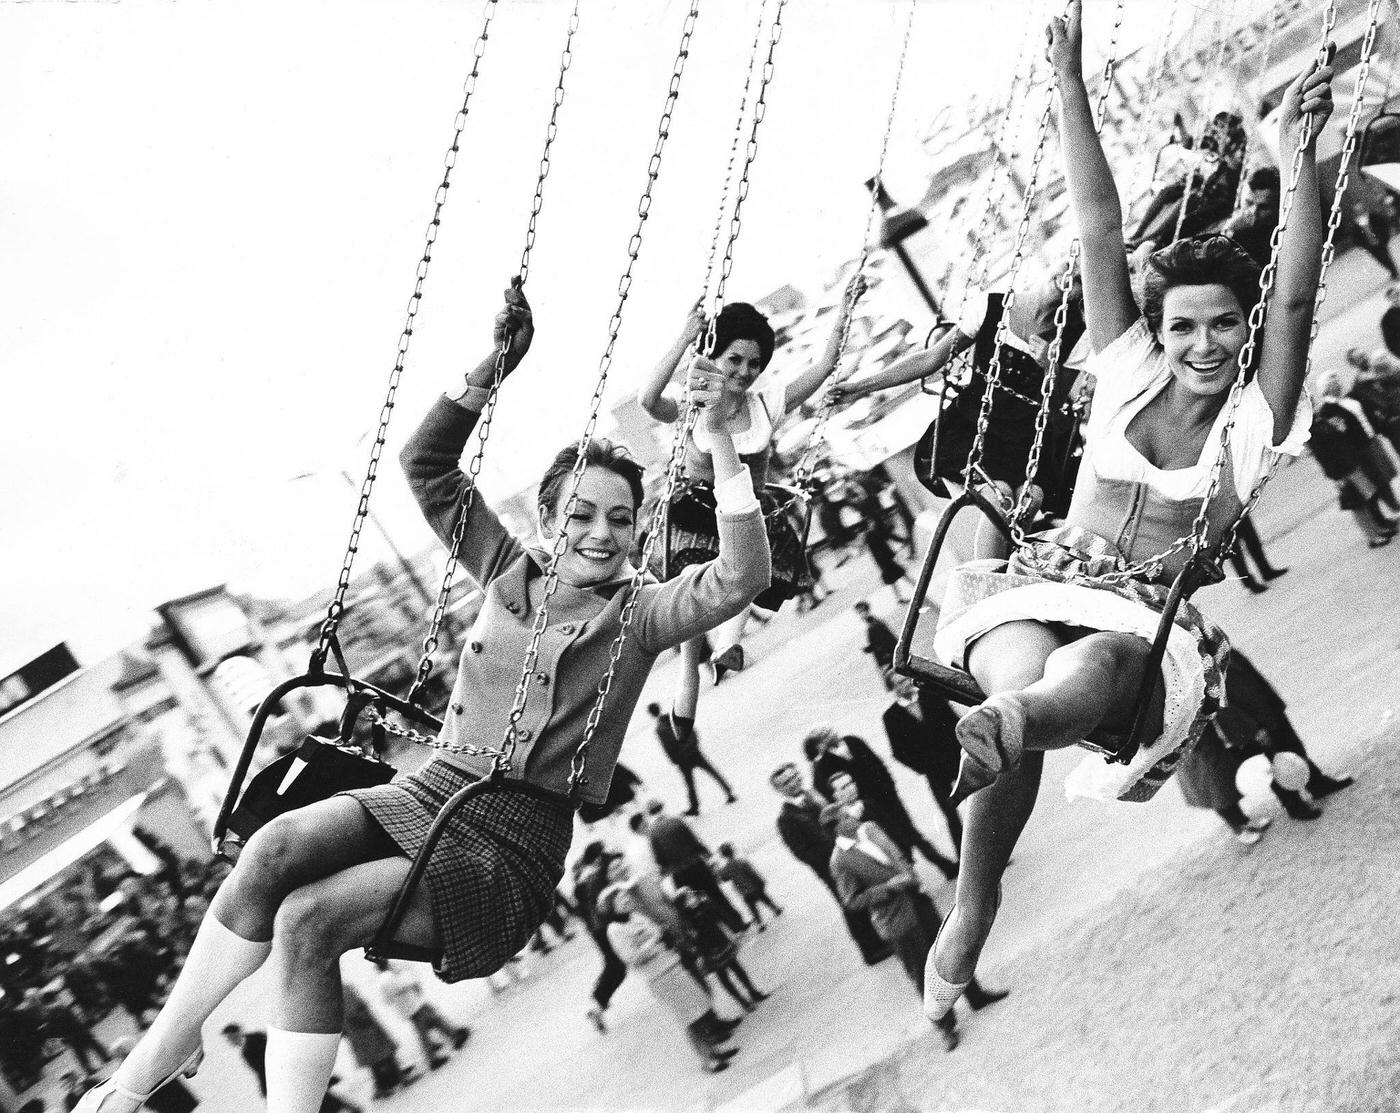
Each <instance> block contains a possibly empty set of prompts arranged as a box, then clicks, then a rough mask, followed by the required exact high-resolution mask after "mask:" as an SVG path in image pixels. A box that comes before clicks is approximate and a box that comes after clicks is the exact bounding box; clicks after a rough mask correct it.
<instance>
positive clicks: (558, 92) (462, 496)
mask: <svg viewBox="0 0 1400 1113" xmlns="http://www.w3.org/2000/svg"><path fill="white" fill-rule="evenodd" d="M578 25H579V0H574V8H573V11H572V12H571V13H570V15H569V22H568V30H567V33H566V34H565V36H564V50H563V52H562V53H561V54H560V57H559V76H558V78H557V79H556V81H555V83H554V95H553V101H552V104H551V106H550V110H549V123H548V124H547V125H546V127H545V139H544V150H543V152H542V153H541V155H540V164H539V172H538V174H537V175H536V177H535V194H534V198H533V199H532V201H531V204H530V218H529V221H528V223H527V225H526V229H525V244H524V246H523V247H522V248H521V252H520V269H519V271H518V272H517V277H516V280H515V281H516V283H517V284H518V285H519V286H520V287H522V288H523V287H524V285H525V280H526V278H528V277H529V274H530V253H531V251H532V250H533V249H534V246H535V233H536V229H537V227H538V223H539V216H540V210H541V209H542V208H543V207H544V183H545V179H546V178H548V177H549V166H550V162H549V156H550V152H551V151H552V150H553V148H554V139H555V137H556V136H557V135H558V134H559V109H560V107H561V106H562V105H563V103H564V78H565V76H566V75H567V74H568V72H569V67H570V66H571V65H572V64H573V58H574V55H573V45H574V34H575V32H577V31H578ZM511 340H512V337H511V336H510V335H507V336H506V337H505V339H504V340H502V342H501V346H500V348H499V349H498V350H497V351H496V364H495V367H494V368H493V370H492V375H491V387H490V389H489V390H488V391H487V394H486V404H485V405H484V406H483V407H482V410H481V418H480V420H479V421H478V422H477V427H476V436H477V443H476V451H475V452H474V453H473V454H472V457H471V460H470V461H469V462H468V464H467V478H466V482H465V483H464V484H463V485H462V489H461V491H460V493H459V497H458V506H457V518H456V521H454V522H453V524H452V537H451V542H450V544H449V545H448V550H447V563H446V566H445V568H444V571H443V576H442V582H441V584H440V585H439V587H438V594H437V600H436V602H435V604H434V606H433V616H432V620H431V621H430V622H429V624H428V632H427V633H426V634H425V635H424V637H423V644H422V653H421V655H420V656H419V658H418V669H417V675H416V676H415V678H414V681H413V686H412V687H411V688H410V689H409V692H408V701H409V702H410V703H413V702H415V701H416V700H417V699H418V697H419V695H420V694H421V693H422V691H423V687H424V685H426V684H427V682H428V677H429V676H431V675H432V671H433V654H434V653H435V652H436V651H437V647H438V631H439V630H440V629H441V627H442V623H443V620H444V619H445V618H446V615H447V604H448V600H449V598H450V597H451V595H452V580H453V578H454V577H455V576H456V574H457V564H458V557H459V555H460V553H461V548H462V537H463V534H464V533H465V531H466V524H467V518H468V515H469V514H470V512H471V508H472V503H473V502H474V501H475V498H476V487H477V479H478V477H479V476H480V475H481V464H482V460H483V458H484V457H485V455H486V442H487V439H488V438H489V437H490V435H491V422H492V419H493V418H494V417H495V413H496V400H497V398H498V396H499V394H500V390H501V383H502V382H503V381H504V379H505V376H506V359H507V357H508V356H509V354H510V345H511Z"/></svg>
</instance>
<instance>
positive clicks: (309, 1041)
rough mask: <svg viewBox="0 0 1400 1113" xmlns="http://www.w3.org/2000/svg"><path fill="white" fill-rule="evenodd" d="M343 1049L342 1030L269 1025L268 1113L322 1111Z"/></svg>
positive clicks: (312, 1112)
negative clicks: (302, 1029)
mask: <svg viewBox="0 0 1400 1113" xmlns="http://www.w3.org/2000/svg"><path fill="white" fill-rule="evenodd" d="M339 1049H340V1033H339V1032H284V1031H283V1030H282V1029H281V1028H269V1029H268V1030H267V1113H318V1111H319V1110H320V1108H321V1102H322V1101H323V1100H324V1099H325V1096H326V1088H327V1087H328V1086H330V1084H331V1072H332V1071H333V1070H334V1068H335V1055H336V1052H337V1051H338V1050H339Z"/></svg>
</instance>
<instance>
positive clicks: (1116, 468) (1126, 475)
mask: <svg viewBox="0 0 1400 1113" xmlns="http://www.w3.org/2000/svg"><path fill="white" fill-rule="evenodd" d="M1085 370H1086V371H1087V372H1089V374H1091V375H1093V376H1094V380H1095V387H1094V401H1093V406H1092V408H1091V409H1090V412H1089V423H1088V427H1087V428H1086V429H1085V433H1084V441H1085V450H1084V462H1085V464H1087V465H1091V466H1092V467H1093V469H1094V472H1095V474H1097V475H1100V476H1103V477H1104V478H1105V479H1119V480H1126V481H1128V482H1133V483H1143V484H1145V485H1146V486H1148V487H1150V488H1152V490H1154V491H1156V492H1157V493H1158V494H1160V495H1162V496H1163V497H1164V498H1167V499H1171V500H1172V501H1174V502H1179V501H1184V500H1186V499H1192V498H1202V497H1204V496H1205V493H1206V491H1207V489H1208V488H1209V486H1210V470H1211V465H1212V463H1213V462H1214V461H1215V455H1216V452H1217V451H1219V447H1220V432H1221V429H1222V428H1223V427H1224V425H1225V419H1226V415H1227V414H1228V412H1229V407H1228V406H1224V407H1222V408H1221V410H1220V413H1219V415H1218V416H1217V417H1216V419H1215V424H1214V425H1213V426H1212V428H1211V432H1210V436H1208V437H1207V438H1206V443H1205V446H1204V447H1203V448H1202V450H1201V456H1200V459H1199V460H1197V461H1196V463H1195V464H1193V465H1192V466H1191V467H1187V468H1172V469H1170V470H1164V469H1162V468H1159V467H1156V466H1155V465H1153V464H1152V463H1150V462H1149V461H1148V460H1147V459H1146V458H1145V457H1144V456H1143V455H1142V453H1140V452H1139V451H1138V450H1137V449H1136V448H1134V447H1133V446H1132V444H1131V443H1129V441H1128V438H1127V431H1128V426H1129V425H1130V424H1131V423H1132V420H1133V418H1135V417H1136V416H1137V415H1138V414H1139V413H1140V412H1142V409H1143V408H1144V407H1145V406H1146V405H1147V404H1148V402H1150V401H1151V400H1152V399H1153V398H1155V397H1157V395H1159V394H1160V393H1161V392H1162V391H1163V390H1164V389H1165V388H1166V386H1167V384H1168V383H1170V382H1171V379H1172V372H1171V367H1170V366H1169V365H1168V363H1167V357H1166V353H1164V352H1163V351H1162V347H1161V345H1160V344H1158V343H1157V340H1156V338H1155V337H1153V335H1152V332H1151V330H1150V329H1149V328H1148V327H1147V321H1146V320H1145V319H1143V318H1141V317H1139V318H1138V320H1137V322H1136V323H1135V324H1133V326H1132V327H1131V328H1129V329H1127V330H1126V331H1125V332H1124V333H1123V335H1122V336H1120V337H1118V339H1116V340H1115V341H1113V343H1111V344H1109V345H1108V347H1106V348H1104V350H1103V351H1101V352H1096V353H1094V355H1093V356H1092V357H1091V358H1090V359H1089V361H1088V363H1087V365H1086V366H1085ZM1311 424H1312V401H1311V399H1309V398H1308V396H1307V393H1306V392H1304V394H1303V395H1302V397H1300V398H1299V399H1298V408H1297V410H1296V411H1295V413H1294V415H1293V427H1292V428H1291V429H1290V430H1289V432H1288V436H1286V437H1285V438H1284V439H1283V443H1282V444H1274V443H1273V436H1274V413H1273V410H1271V409H1270V408H1269V402H1268V400H1267V399H1266V398H1265V397H1264V392H1263V390H1261V389H1260V387H1259V379H1258V377H1257V376H1256V377H1255V378H1254V379H1253V381H1251V382H1250V383H1249V384H1248V385H1246V386H1245V388H1244V391H1243V392H1242V393H1241V395H1240V404H1239V408H1238V409H1237V410H1236V412H1235V424H1234V427H1233V428H1232V429H1231V430H1230V456H1231V459H1232V460H1233V462H1234V468H1235V490H1236V491H1238V492H1239V494H1240V497H1241V498H1247V497H1248V496H1249V493H1250V492H1251V491H1253V490H1254V488H1255V485H1256V484H1258V482H1259V480H1260V478H1262V476H1263V475H1264V473H1265V471H1267V470H1268V467H1269V465H1270V463H1271V462H1272V459H1273V457H1274V455H1275V454H1278V455H1283V456H1297V455H1298V453H1300V452H1301V451H1302V450H1303V445H1304V444H1305V443H1306V442H1307V439H1308V429H1309V427H1310V425H1311Z"/></svg>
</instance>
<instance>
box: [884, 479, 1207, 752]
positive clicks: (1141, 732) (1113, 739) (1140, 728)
mask: <svg viewBox="0 0 1400 1113" xmlns="http://www.w3.org/2000/svg"><path fill="white" fill-rule="evenodd" d="M969 506H971V507H974V508H976V509H977V510H979V511H981V513H982V514H983V515H984V516H985V517H986V518H987V519H988V520H989V521H990V522H992V524H993V525H995V526H996V527H997V529H998V530H999V531H1000V532H1001V533H1002V535H1003V536H1004V537H1005V538H1006V539H1007V540H1008V541H1011V530H1010V528H1009V527H1008V526H1007V524H1006V522H1005V520H1004V519H1003V518H1002V516H1001V513H1000V512H999V511H998V510H997V508H996V507H995V506H994V505H992V503H991V502H990V501H988V499H987V498H986V497H985V496H984V495H983V494H982V493H981V492H979V491H977V490H976V489H974V488H971V487H969V488H967V489H965V490H964V491H963V493H962V494H960V495H959V496H958V497H957V498H956V499H954V500H953V501H952V502H951V503H949V504H948V506H947V508H946V509H945V510H944V511H943V515H942V517H941V518H940V519H939V521H938V527H937V529H936V530H935V531H934V534H933V540H932V541H931V542H930V544H929V548H928V552H927V553H926V554H925V555H924V562H923V566H922V567H921V568H920V569H919V578H918V581H917V582H916V584H915V586H914V595H913V598H912V599H910V601H909V606H908V609H907V610H906V611H905V615H904V624H903V625H902V626H901V628H900V632H899V639H898V641H897V642H896V644H895V651H894V668H895V671H896V672H898V673H899V674H900V675H902V676H907V677H908V678H909V679H910V680H913V681H914V682H915V683H916V684H918V685H920V686H921V687H926V688H929V689H930V690H932V691H934V692H936V693H937V694H938V695H940V696H942V697H943V698H944V699H947V700H949V701H951V702H953V703H958V704H962V705H964V706H966V707H976V706H977V705H978V704H980V703H982V702H983V701H984V700H985V699H986V698H987V695H986V693H985V692H983V691H982V688H981V685H979V684H978V683H977V681H976V680H975V679H974V678H973V677H972V675H971V674H970V673H968V672H966V671H964V670H962V669H957V668H953V667H952V666H951V665H945V664H944V663H943V662H941V661H939V660H937V659H935V658H934V657H932V656H924V655H922V654H917V653H915V652H913V649H912V647H913V644H914V638H915V634H916V632H917V630H918V626H919V621H920V619H921V618H922V617H923V616H922V614H921V612H922V610H923V609H924V606H925V602H926V600H927V598H928V590H929V584H930V582H931V581H932V580H933V573H934V569H935V568H936V567H937V564H938V558H939V555H940V553H941V552H942V550H943V544H944V542H945V541H946V540H947V537H948V531H949V530H950V529H951V528H952V525H953V521H954V519H955V518H956V517H957V516H958V514H959V513H960V512H961V511H962V510H964V509H966V508H967V507H969ZM1208 567H1209V561H1208V560H1206V559H1205V558H1202V557H1200V556H1199V554H1198V555H1196V556H1192V557H1191V558H1190V559H1189V560H1188V561H1187V562H1186V564H1185V565H1184V566H1183V567H1182V569H1181V571H1180V572H1179V573H1178V574H1177V576H1176V579H1175V580H1174V581H1173V582H1172V586H1171V590H1170V591H1169V593H1168V595H1167V601H1166V605H1165V606H1164V607H1163V609H1162V615H1161V618H1160V619H1159V620H1158V623H1157V633H1156V636H1155V638H1154V639H1153V642H1152V648H1151V650H1150V651H1149V653H1148V656H1147V662H1146V665H1145V667H1144V669H1143V675H1142V682H1141V684H1140V685H1139V687H1138V694H1137V699H1136V703H1135V710H1134V713H1133V725H1132V729H1131V730H1130V731H1129V732H1128V733H1127V734H1123V733H1121V732H1114V731H1107V730H1096V731H1094V732H1093V733H1092V734H1091V735H1090V736H1089V737H1088V738H1087V739H1085V740H1083V741H1082V742H1081V743H1080V746H1081V747H1083V748H1084V749H1087V750H1090V751H1092V752H1094V753H1097V754H1101V755H1102V756H1103V757H1104V759H1105V760H1106V761H1111V762H1114V763H1117V764H1121V765H1127V764H1129V763H1130V762H1131V761H1132V760H1133V758H1134V757H1135V756H1136V755H1137V752H1138V750H1140V749H1141V748H1142V746H1143V744H1144V743H1146V742H1148V741H1150V739H1148V738H1146V737H1145V735H1146V733H1147V717H1148V712H1149V710H1150V708H1151V705H1152V696H1153V694H1154V691H1155V689H1156V688H1157V685H1158V679H1159V674H1160V672H1161V669H1162V657H1163V655H1164V654H1165V653H1166V649H1167V638H1168V637H1169V636H1170V634H1171V629H1172V625H1173V621H1174V620H1175V618H1176V613H1177V610H1178V609H1179V608H1180V606H1181V601H1182V600H1183V599H1186V598H1189V597H1190V595H1191V593H1192V592H1193V591H1195V589H1196V588H1197V587H1199V586H1200V585H1201V584H1202V583H1205V582H1208V580H1209V576H1208V574H1207V569H1208Z"/></svg>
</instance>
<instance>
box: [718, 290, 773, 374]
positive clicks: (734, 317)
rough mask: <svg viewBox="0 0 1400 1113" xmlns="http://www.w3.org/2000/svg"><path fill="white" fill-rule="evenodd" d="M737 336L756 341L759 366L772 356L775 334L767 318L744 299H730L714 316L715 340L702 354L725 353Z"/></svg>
mask: <svg viewBox="0 0 1400 1113" xmlns="http://www.w3.org/2000/svg"><path fill="white" fill-rule="evenodd" d="M736 340H752V341H754V342H755V343H757V344H758V366H759V369H760V370H762V369H764V368H766V367H767V366H768V361H769V360H770V359H772V358H773V345H774V343H775V340H776V338H775V337H774V335H773V326H772V325H770V324H769V323H768V318H767V317H765V316H764V315H763V314H762V313H760V312H759V311H758V310H757V309H755V308H754V307H753V306H752V305H750V304H749V303H748V302H746V301H732V302H730V303H729V304H728V305H726V306H725V307H724V308H723V309H721V310H720V311H719V316H718V317H716V318H715V342H714V346H713V347H711V348H710V349H709V350H708V351H707V352H706V353H705V354H706V355H707V356H709V357H710V359H718V358H719V357H720V356H722V355H724V353H725V351H726V350H727V349H728V348H729V345H731V344H733V343H734V341H736Z"/></svg>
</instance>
